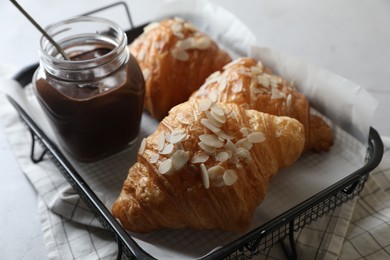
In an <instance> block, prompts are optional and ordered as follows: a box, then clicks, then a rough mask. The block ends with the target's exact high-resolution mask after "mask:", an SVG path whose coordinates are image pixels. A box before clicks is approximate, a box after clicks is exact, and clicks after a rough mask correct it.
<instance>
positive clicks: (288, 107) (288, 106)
mask: <svg viewBox="0 0 390 260" xmlns="http://www.w3.org/2000/svg"><path fill="white" fill-rule="evenodd" d="M291 104H292V96H291V93H289V94H288V95H287V98H286V107H287V110H289V109H290V108H291Z"/></svg>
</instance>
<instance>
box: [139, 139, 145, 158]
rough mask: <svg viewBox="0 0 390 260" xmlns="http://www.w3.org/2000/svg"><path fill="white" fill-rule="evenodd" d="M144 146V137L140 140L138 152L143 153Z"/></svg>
mask: <svg viewBox="0 0 390 260" xmlns="http://www.w3.org/2000/svg"><path fill="white" fill-rule="evenodd" d="M145 147H146V139H145V138H143V139H142V141H141V145H140V146H139V149H138V153H139V154H143V153H144V152H145Z"/></svg>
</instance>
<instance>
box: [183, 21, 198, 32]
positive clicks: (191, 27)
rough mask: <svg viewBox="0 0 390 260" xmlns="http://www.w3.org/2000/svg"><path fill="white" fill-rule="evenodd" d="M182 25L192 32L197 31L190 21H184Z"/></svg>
mask: <svg viewBox="0 0 390 260" xmlns="http://www.w3.org/2000/svg"><path fill="white" fill-rule="evenodd" d="M183 27H184V28H185V29H187V30H189V31H192V32H197V31H198V28H196V27H195V26H194V25H193V24H191V23H188V22H186V23H184V25H183Z"/></svg>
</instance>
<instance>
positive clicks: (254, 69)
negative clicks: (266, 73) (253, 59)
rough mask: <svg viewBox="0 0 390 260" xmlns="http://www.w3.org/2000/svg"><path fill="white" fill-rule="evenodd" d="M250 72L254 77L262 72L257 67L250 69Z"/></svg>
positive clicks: (261, 69)
mask: <svg viewBox="0 0 390 260" xmlns="http://www.w3.org/2000/svg"><path fill="white" fill-rule="evenodd" d="M251 72H252V73H253V74H255V75H257V74H260V73H262V72H263V68H261V67H259V66H252V67H251Z"/></svg>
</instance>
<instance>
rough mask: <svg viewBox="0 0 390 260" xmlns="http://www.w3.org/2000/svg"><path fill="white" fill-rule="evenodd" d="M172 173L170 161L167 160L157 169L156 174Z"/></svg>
mask: <svg viewBox="0 0 390 260" xmlns="http://www.w3.org/2000/svg"><path fill="white" fill-rule="evenodd" d="M171 171H172V160H171V159H167V160H165V161H163V162H161V164H160V166H159V167H158V172H159V173H161V174H168V173H170V172H171Z"/></svg>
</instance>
